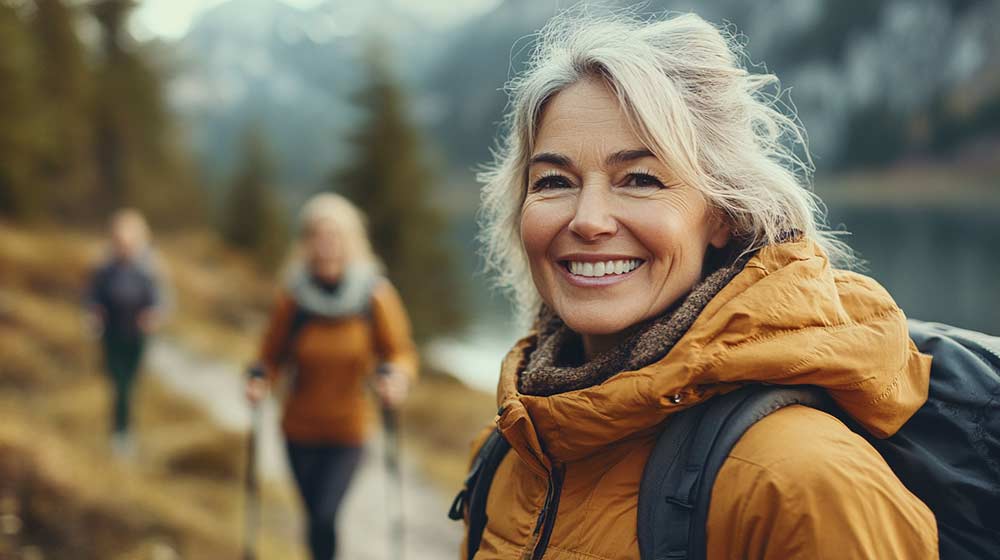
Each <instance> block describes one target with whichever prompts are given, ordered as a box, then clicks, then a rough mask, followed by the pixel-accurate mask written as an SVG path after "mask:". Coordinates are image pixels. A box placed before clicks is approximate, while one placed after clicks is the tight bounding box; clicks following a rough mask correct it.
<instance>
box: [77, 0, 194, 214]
mask: <svg viewBox="0 0 1000 560" xmlns="http://www.w3.org/2000/svg"><path fill="white" fill-rule="evenodd" d="M90 6H91V10H92V12H93V13H94V15H95V17H96V18H97V20H98V22H99V23H100V24H101V30H102V40H103V41H102V50H101V54H102V56H101V57H100V62H99V64H98V65H97V68H96V70H95V83H96V91H95V94H94V106H95V136H96V146H95V153H96V159H97V168H98V173H99V181H100V190H101V193H102V196H101V198H102V199H103V200H104V201H105V203H106V204H105V206H106V208H105V209H106V210H107V209H111V208H116V207H120V206H123V205H128V206H135V207H138V208H140V209H142V210H144V211H145V212H146V214H147V215H148V216H149V217H150V219H151V221H153V222H155V223H157V224H159V225H168V226H180V225H185V222H187V223H190V222H200V221H201V220H202V218H203V217H204V216H202V215H201V211H200V210H201V209H202V208H203V206H204V205H203V198H202V193H201V191H200V190H199V189H198V187H197V184H196V183H195V182H194V181H193V179H192V175H193V173H192V172H191V169H190V163H189V160H190V158H189V157H188V156H187V154H185V153H183V152H182V151H181V150H180V148H179V146H178V143H177V142H176V138H175V135H174V129H173V118H172V115H171V114H170V113H169V111H168V110H167V105H166V101H165V100H164V94H163V89H164V88H163V84H162V79H161V77H160V75H159V72H158V70H157V68H156V67H155V66H154V64H153V62H152V61H153V57H152V54H153V53H152V52H151V51H150V50H148V49H144V48H142V46H141V45H137V44H136V43H135V41H134V40H132V38H131V37H130V36H129V34H128V33H127V31H126V23H127V21H128V16H129V12H130V11H131V10H132V8H133V7H134V6H135V1H134V0H96V1H94V2H93V3H91V5H90ZM180 208H183V212H178V209H180Z"/></svg>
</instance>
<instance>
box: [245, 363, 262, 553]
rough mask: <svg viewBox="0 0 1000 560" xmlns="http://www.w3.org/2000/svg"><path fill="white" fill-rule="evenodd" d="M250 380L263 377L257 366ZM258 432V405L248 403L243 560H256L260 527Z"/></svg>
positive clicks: (253, 369)
mask: <svg viewBox="0 0 1000 560" xmlns="http://www.w3.org/2000/svg"><path fill="white" fill-rule="evenodd" d="M248 373H249V377H250V378H251V379H260V378H262V377H263V376H264V372H263V370H262V369H261V368H260V367H259V366H256V365H254V366H251V367H250V369H249V372H248ZM259 431H260V403H259V402H255V401H250V429H249V430H248V432H247V453H246V470H245V471H244V479H243V491H244V501H243V507H244V510H243V560H256V558H257V546H256V545H257V530H258V529H259V525H260V512H259V503H258V493H259V488H258V487H257V476H256V474H257V433H258V432H259Z"/></svg>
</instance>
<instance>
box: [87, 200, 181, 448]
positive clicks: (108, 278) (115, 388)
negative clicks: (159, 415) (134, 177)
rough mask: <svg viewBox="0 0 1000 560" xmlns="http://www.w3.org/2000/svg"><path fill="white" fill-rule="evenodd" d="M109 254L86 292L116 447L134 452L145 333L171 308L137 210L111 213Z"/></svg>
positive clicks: (157, 324) (142, 220)
mask: <svg viewBox="0 0 1000 560" xmlns="http://www.w3.org/2000/svg"><path fill="white" fill-rule="evenodd" d="M108 234H109V248H108V252H107V256H106V257H105V259H104V260H103V262H101V263H100V264H99V265H98V266H97V268H96V270H95V271H94V272H93V274H92V276H91V279H90V285H89V289H88V291H87V294H86V306H87V310H88V311H89V316H90V320H91V324H92V325H93V327H94V329H95V330H96V331H97V332H98V333H99V335H100V340H101V348H102V350H103V351H104V363H105V368H106V370H107V373H108V377H109V378H110V381H111V386H112V399H111V402H112V407H111V426H112V436H111V445H112V450H113V451H114V452H115V453H116V454H117V455H120V456H129V455H131V454H132V453H133V452H134V443H133V440H132V435H131V418H132V404H131V400H132V393H133V388H134V386H135V381H136V377H137V375H138V372H139V367H140V364H141V362H142V355H143V349H144V347H145V344H146V338H147V337H148V336H149V334H150V333H152V332H153V331H155V330H156V329H157V328H158V327H159V326H160V324H161V323H162V321H163V319H164V317H165V314H166V309H167V299H168V298H167V297H166V292H165V289H164V286H163V278H164V276H163V273H162V267H161V265H160V263H159V259H158V257H157V256H156V254H155V253H154V251H153V249H152V247H151V246H150V239H149V227H148V225H147V224H146V220H145V218H143V216H142V214H140V213H139V212H138V211H136V210H132V209H125V210H120V211H118V212H117V213H115V214H114V216H113V217H112V218H111V223H110V227H109V232H108Z"/></svg>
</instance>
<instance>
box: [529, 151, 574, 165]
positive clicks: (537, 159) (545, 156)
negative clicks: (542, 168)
mask: <svg viewBox="0 0 1000 560" xmlns="http://www.w3.org/2000/svg"><path fill="white" fill-rule="evenodd" d="M536 163H551V164H552V165H558V166H559V167H572V166H573V160H571V159H569V158H568V157H566V156H564V155H562V154H556V153H553V152H542V153H540V154H535V155H533V156H531V160H530V161H529V162H528V164H529V165H534V164H536Z"/></svg>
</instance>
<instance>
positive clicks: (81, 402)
mask: <svg viewBox="0 0 1000 560" xmlns="http://www.w3.org/2000/svg"><path fill="white" fill-rule="evenodd" d="M99 251H100V243H99V242H98V241H97V240H96V238H94V237H92V236H91V237H88V236H86V235H68V234H65V233H63V234H60V233H58V232H47V231H41V232H30V233H26V232H22V231H18V230H16V229H13V228H10V227H7V226H4V225H2V224H0V355H3V356H4V359H3V360H0V411H2V413H0V529H2V530H0V558H4V559H7V558H10V559H15V558H74V559H76V558H81V559H87V558H95V559H97V558H99V559H102V560H103V559H137V560H138V559H147V558H156V559H168V558H195V559H198V558H206V559H225V558H237V557H239V555H240V531H241V527H242V514H243V511H242V508H243V497H242V480H243V437H242V436H241V435H240V434H235V433H231V432H226V431H224V430H221V429H219V428H218V427H217V426H216V425H215V424H214V422H213V421H212V419H210V418H209V417H208V416H207V415H206V413H205V412H204V411H203V410H202V409H201V408H200V407H198V406H197V405H195V404H193V403H191V402H188V401H187V400H185V399H183V398H179V397H178V396H177V395H175V394H173V393H172V392H170V391H169V390H167V389H166V388H165V387H163V386H162V385H160V384H159V383H158V382H157V381H156V380H155V379H154V378H151V377H149V376H144V378H143V379H142V380H141V382H140V384H139V387H138V394H137V395H136V400H137V402H141V403H142V406H141V407H138V410H137V418H136V424H137V433H138V434H139V459H138V461H135V462H131V463H129V462H124V463H123V462H120V461H115V460H113V459H112V458H111V457H110V456H109V454H108V441H107V433H108V418H107V411H108V409H109V402H108V400H109V394H108V387H107V382H106V380H105V378H104V377H103V375H102V374H101V373H100V372H99V363H98V354H97V352H96V348H95V344H94V342H95V341H93V340H90V339H88V336H87V332H86V329H84V325H83V321H82V316H81V313H80V310H79V297H80V296H79V294H80V293H81V290H82V288H83V284H84V281H85V280H84V279H85V277H86V274H87V271H88V269H89V267H90V264H91V263H92V262H93V261H94V258H95V256H96V255H97V254H98V253H99ZM168 258H169V257H168ZM181 262H182V265H181V267H180V269H181V270H182V271H183V270H184V267H185V266H193V265H188V264H187V263H186V262H185V261H183V260H181ZM227 266H228V265H227ZM198 282H201V284H198ZM198 282H196V281H194V280H190V279H189V278H187V277H185V276H184V274H183V273H182V274H181V283H180V285H179V286H178V288H179V290H180V291H181V293H182V294H187V295H186V296H184V297H193V298H194V299H195V300H196V301H197V298H199V297H202V298H204V299H203V301H204V302H206V303H205V305H204V306H203V307H202V308H193V309H191V310H189V311H187V312H186V313H187V314H189V315H184V320H188V321H192V322H195V321H199V320H200V321H205V322H207V323H209V325H210V326H208V327H206V328H205V332H208V333H212V332H214V331H213V328H217V329H218V330H219V331H226V330H227V328H228V327H226V326H225V323H224V322H223V321H221V320H218V319H212V320H209V319H208V317H211V316H212V315H213V307H212V305H211V304H210V302H211V299H212V295H211V294H213V293H223V292H227V290H226V289H225V282H216V283H215V284H208V283H206V282H203V281H200V280H199V281H198ZM213 291H214V292H213ZM232 292H233V290H231V289H230V290H228V293H230V294H232ZM242 293H252V291H250V290H247V291H246V292H242ZM191 294H193V296H192V295H191ZM199 294H200V295H199ZM206 294H207V295H206ZM230 297H231V298H232V299H231V300H230V303H229V305H233V306H235V305H236V303H235V301H236V299H235V298H236V297H238V294H236V295H230ZM198 313H201V314H202V315H201V316H202V317H205V318H203V319H199V318H198ZM229 330H231V329H229ZM274 495H275V492H274V491H273V490H270V491H269V492H268V498H267V499H268V500H271V501H273V503H280V504H281V505H282V507H284V511H286V512H287V511H289V508H288V507H286V506H284V504H283V503H281V502H279V501H276V500H275V499H274ZM296 537H297V535H289V534H288V531H284V532H283V533H274V532H265V533H264V534H263V535H262V538H261V541H262V542H261V547H262V551H263V550H267V551H268V555H267V556H265V557H268V558H300V550H299V545H298V543H297V538H296Z"/></svg>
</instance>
